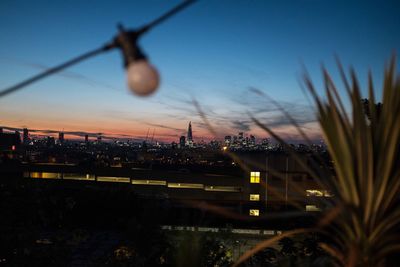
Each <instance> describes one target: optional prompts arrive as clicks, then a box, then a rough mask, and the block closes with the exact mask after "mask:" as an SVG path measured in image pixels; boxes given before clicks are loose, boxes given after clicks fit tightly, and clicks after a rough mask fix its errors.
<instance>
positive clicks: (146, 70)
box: [126, 59, 160, 96]
mask: <svg viewBox="0 0 400 267" xmlns="http://www.w3.org/2000/svg"><path fill="white" fill-rule="evenodd" d="M126 74H127V81H128V86H129V89H130V90H131V91H132V92H133V93H134V94H136V95H139V96H148V95H151V94H152V93H154V91H155V90H156V89H157V87H158V85H159V83H160V77H159V75H158V72H157V70H156V69H155V68H154V67H153V66H152V65H151V64H150V63H149V62H147V60H144V59H141V60H137V61H134V62H132V63H130V64H129V65H128V69H127V70H126Z"/></svg>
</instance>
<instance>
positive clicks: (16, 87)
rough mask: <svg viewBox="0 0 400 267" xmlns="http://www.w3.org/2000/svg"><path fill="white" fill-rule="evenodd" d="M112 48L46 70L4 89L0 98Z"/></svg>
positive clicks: (83, 55)
mask: <svg viewBox="0 0 400 267" xmlns="http://www.w3.org/2000/svg"><path fill="white" fill-rule="evenodd" d="M111 48H112V47H111V46H110V45H105V46H103V47H100V48H97V49H95V50H92V51H89V52H86V53H85V54H82V55H80V56H78V57H76V58H73V59H71V60H69V61H66V62H64V63H62V64H60V65H58V66H56V67H53V68H50V69H48V70H46V71H44V72H42V73H40V74H37V75H35V76H33V77H31V78H29V79H26V80H25V81H22V82H20V83H18V84H16V85H14V86H11V87H9V88H7V89H4V90H2V91H0V98H1V97H4V96H6V95H8V94H11V93H13V92H15V91H18V90H20V89H22V88H23V87H25V86H27V85H29V84H31V83H34V82H35V81H37V80H40V79H43V78H45V77H46V76H49V75H51V74H53V73H56V72H59V71H61V70H63V69H65V68H67V67H69V66H71V65H74V64H76V63H78V62H80V61H82V60H85V59H87V58H89V57H92V56H95V55H97V54H100V53H102V52H104V51H107V50H109V49H111Z"/></svg>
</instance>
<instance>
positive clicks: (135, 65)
mask: <svg viewBox="0 0 400 267" xmlns="http://www.w3.org/2000/svg"><path fill="white" fill-rule="evenodd" d="M193 2H195V0H186V1H184V2H183V3H181V4H179V5H177V6H176V7H174V8H173V9H171V10H170V11H168V12H167V13H165V14H164V15H162V16H161V17H159V18H157V19H155V20H154V21H152V22H150V23H149V24H147V25H145V26H144V27H142V28H139V29H138V30H129V31H127V30H125V29H124V27H123V26H122V25H118V29H119V34H118V35H117V36H116V37H115V38H114V39H113V40H112V41H111V42H110V43H107V44H105V45H104V46H102V47H100V48H97V49H95V50H92V51H89V52H87V53H85V54H83V55H80V56H78V57H76V58H74V59H71V60H69V61H67V62H65V63H62V64H60V65H58V66H56V67H53V68H50V69H48V70H46V71H44V72H42V73H40V74H38V75H35V76H33V77H31V78H29V79H27V80H25V81H22V82H20V83H18V84H16V85H14V86H11V87H9V88H6V89H4V90H2V91H0V97H3V96H6V95H8V94H11V93H13V92H15V91H18V90H20V89H22V88H24V87H25V86H27V85H29V84H32V83H34V82H36V81H38V80H41V79H43V78H45V77H47V76H49V75H51V74H54V73H56V72H59V71H61V70H63V69H65V68H67V67H69V66H72V65H74V64H76V63H78V62H81V61H83V60H85V59H88V58H90V57H93V56H95V55H97V54H100V53H103V52H106V51H110V50H111V49H114V48H118V49H120V50H121V52H122V55H123V58H124V66H125V68H126V74H127V84H128V87H129V89H130V90H131V91H132V92H133V93H134V94H136V95H139V96H147V95H150V94H152V93H153V92H154V91H155V90H156V89H157V88H158V85H159V84H160V77H159V74H158V71H157V70H156V68H154V67H153V66H152V65H151V64H150V63H149V62H148V60H147V57H146V56H145V55H144V54H143V53H142V51H141V49H140V48H139V46H138V44H137V41H138V39H139V37H140V36H142V34H144V33H146V32H147V31H149V30H150V29H152V28H153V27H154V26H156V25H158V24H160V23H161V22H163V21H164V20H166V19H167V18H169V17H171V16H172V15H174V14H176V13H177V12H179V11H181V10H182V9H184V8H185V7H187V6H189V5H190V4H192V3H193Z"/></svg>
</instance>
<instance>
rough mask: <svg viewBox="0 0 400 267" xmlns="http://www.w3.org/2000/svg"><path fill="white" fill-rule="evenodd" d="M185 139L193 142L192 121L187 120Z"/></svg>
mask: <svg viewBox="0 0 400 267" xmlns="http://www.w3.org/2000/svg"><path fill="white" fill-rule="evenodd" d="M187 141H188V142H193V134H192V122H191V121H190V122H189V127H188V132H187Z"/></svg>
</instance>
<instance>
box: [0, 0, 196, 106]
mask: <svg viewBox="0 0 400 267" xmlns="http://www.w3.org/2000/svg"><path fill="white" fill-rule="evenodd" d="M194 2H195V0H187V1H184V2H183V3H181V4H179V5H177V6H176V7H174V8H173V9H171V10H170V11H168V12H167V13H165V14H164V15H162V16H160V17H159V18H157V19H155V20H153V21H152V22H150V23H149V24H147V25H146V26H144V27H143V28H141V29H140V30H139V31H138V32H137V34H138V35H140V34H142V33H145V32H147V31H148V30H150V29H151V28H153V27H154V26H156V25H158V24H160V23H161V22H163V21H164V20H166V19H167V18H169V17H171V16H172V15H174V14H176V13H177V12H179V11H181V10H182V9H184V8H186V7H187V6H189V5H190V4H192V3H194ZM114 47H115V44H113V43H111V44H108V45H105V46H103V47H100V48H98V49H95V50H93V51H89V52H87V53H85V54H83V55H80V56H78V57H76V58H73V59H71V60H69V61H67V62H65V63H62V64H60V65H58V66H56V67H53V68H51V69H48V70H46V71H44V72H42V73H40V74H38V75H36V76H33V77H31V78H29V79H27V80H25V81H22V82H20V83H18V84H16V85H14V86H11V87H9V88H6V89H4V90H2V91H0V98H2V97H4V96H6V95H8V94H11V93H13V92H15V91H18V90H20V89H22V88H23V87H25V86H27V85H29V84H31V83H34V82H36V81H38V80H40V79H43V78H45V77H47V76H49V75H51V74H53V73H56V72H59V71H61V70H63V69H65V68H67V67H69V66H71V65H74V64H76V63H78V62H80V61H82V60H85V59H87V58H89V57H92V56H95V55H97V54H100V53H102V52H105V51H107V50H109V49H111V48H114Z"/></svg>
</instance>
